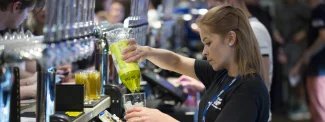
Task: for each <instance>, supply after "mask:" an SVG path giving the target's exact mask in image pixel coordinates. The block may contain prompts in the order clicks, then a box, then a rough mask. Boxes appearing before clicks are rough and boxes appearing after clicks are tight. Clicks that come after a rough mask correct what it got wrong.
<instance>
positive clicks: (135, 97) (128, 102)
mask: <svg viewBox="0 0 325 122" xmlns="http://www.w3.org/2000/svg"><path fill="white" fill-rule="evenodd" d="M123 104H124V109H125V111H127V110H128V109H130V108H132V107H145V106H146V95H145V93H132V94H124V95H123Z"/></svg>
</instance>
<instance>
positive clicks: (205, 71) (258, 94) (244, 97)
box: [195, 60, 270, 122]
mask: <svg viewBox="0 0 325 122" xmlns="http://www.w3.org/2000/svg"><path fill="white" fill-rule="evenodd" d="M195 73H196V76H197V77H198V78H199V80H200V81H202V83H203V84H204V85H205V86H206V88H207V90H206V91H205V93H204V95H203V96H202V98H201V101H200V105H199V117H198V119H199V121H200V122H202V120H203V116H205V118H206V120H205V121H206V122H267V121H268V118H269V107H270V102H269V101H270V100H269V95H268V91H267V89H266V87H265V85H264V83H263V80H262V79H261V77H260V76H259V75H256V74H252V75H250V76H246V77H245V78H243V77H242V78H236V81H235V82H234V84H233V85H232V86H230V88H229V91H227V92H225V93H224V94H223V95H221V100H219V101H221V102H220V104H218V105H211V106H210V107H209V109H207V112H206V115H203V114H204V113H205V112H204V111H205V109H206V107H207V105H208V102H211V103H216V102H218V101H211V99H212V98H213V97H215V96H216V95H217V94H219V92H220V91H221V90H222V89H223V88H224V86H226V85H228V84H229V83H230V82H231V81H232V80H234V78H235V77H231V76H229V75H228V73H227V71H226V70H220V71H214V70H213V69H212V67H211V65H209V63H208V62H207V61H203V60H196V61H195Z"/></svg>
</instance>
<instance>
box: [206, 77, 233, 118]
mask: <svg viewBox="0 0 325 122" xmlns="http://www.w3.org/2000/svg"><path fill="white" fill-rule="evenodd" d="M236 80H237V77H236V78H234V79H233V80H232V81H231V82H230V83H229V84H228V85H226V86H224V87H223V89H222V90H221V91H220V92H219V93H218V95H217V96H214V97H212V99H211V100H210V101H209V102H208V106H207V107H206V108H205V109H204V111H203V122H205V117H206V114H207V112H208V110H209V108H210V106H211V105H212V104H213V102H214V101H216V100H217V99H219V97H220V96H221V95H222V94H223V93H225V92H227V91H228V90H229V88H230V87H231V86H232V84H234V83H235V82H236Z"/></svg>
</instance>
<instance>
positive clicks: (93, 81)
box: [87, 71, 101, 100]
mask: <svg viewBox="0 0 325 122" xmlns="http://www.w3.org/2000/svg"><path fill="white" fill-rule="evenodd" d="M99 75H100V74H99V72H97V71H89V72H88V73H87V76H88V82H89V88H90V89H89V99H91V100H98V99H99V98H100V90H101V82H100V76H99Z"/></svg>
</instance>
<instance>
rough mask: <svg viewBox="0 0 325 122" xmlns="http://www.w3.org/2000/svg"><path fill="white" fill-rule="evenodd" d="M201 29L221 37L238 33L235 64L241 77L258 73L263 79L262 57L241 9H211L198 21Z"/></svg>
mask: <svg viewBox="0 0 325 122" xmlns="http://www.w3.org/2000/svg"><path fill="white" fill-rule="evenodd" d="M197 24H198V25H199V27H200V28H204V29H207V31H208V32H211V33H215V34H219V35H221V36H222V37H223V38H224V37H225V36H226V34H227V33H228V32H230V31H234V32H235V33H236V35H237V36H236V37H237V41H236V43H235V62H236V63H237V64H238V74H239V76H246V75H250V74H254V73H257V74H259V75H261V76H262V78H263V74H264V73H263V66H262V61H261V59H262V57H261V55H260V51H259V47H258V43H257V40H256V37H255V35H254V33H253V30H252V28H251V26H250V24H249V22H248V18H247V16H246V15H245V14H244V12H243V11H242V10H240V9H239V8H234V7H232V6H228V5H223V6H217V7H214V8H212V9H210V10H209V11H208V12H207V13H206V14H205V15H204V16H203V17H202V18H200V19H199V20H198V21H197Z"/></svg>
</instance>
